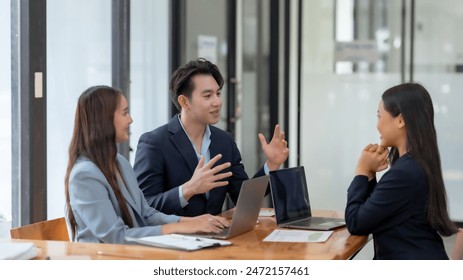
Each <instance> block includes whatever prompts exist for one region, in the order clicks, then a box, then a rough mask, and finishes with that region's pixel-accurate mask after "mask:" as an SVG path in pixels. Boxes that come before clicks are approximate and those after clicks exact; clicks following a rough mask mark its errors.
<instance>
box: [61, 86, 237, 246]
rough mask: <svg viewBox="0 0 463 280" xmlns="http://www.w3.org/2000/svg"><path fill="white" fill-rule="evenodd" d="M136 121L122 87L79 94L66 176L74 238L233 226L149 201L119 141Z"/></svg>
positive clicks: (119, 239)
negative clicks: (170, 212) (163, 210)
mask: <svg viewBox="0 0 463 280" xmlns="http://www.w3.org/2000/svg"><path fill="white" fill-rule="evenodd" d="M131 123H132V118H131V117H130V114H129V112H128V105H127V100H126V99H125V97H124V96H123V94H122V92H121V91H119V90H116V89H114V88H111V87H108V86H95V87H91V88H89V89H87V90H86V91H84V92H83V93H82V95H81V96H80V97H79V101H78V104H77V109H76V115H75V122H74V132H73V136H72V139H71V144H70V146H69V162H68V167H67V171H66V178H65V195H66V212H67V213H66V219H67V222H68V224H69V226H70V229H71V233H72V240H74V241H78V242H96V243H98V242H99V243H127V242H126V240H125V237H126V236H129V237H145V236H152V235H160V234H169V233H195V232H219V231H221V230H222V229H223V228H224V227H227V226H228V222H227V221H226V220H225V219H224V218H221V217H216V216H212V215H209V214H206V215H202V216H198V217H194V218H189V217H179V216H176V215H166V214H164V213H161V212H159V211H157V210H155V209H154V208H151V207H150V206H149V205H148V204H147V202H146V200H145V198H144V196H143V193H142V192H141V190H140V188H139V187H138V183H137V179H136V177H135V174H134V172H133V169H132V166H131V165H130V163H129V162H128V161H127V160H126V159H125V158H124V157H123V156H121V155H119V154H117V146H116V144H117V143H121V142H124V141H127V140H128V139H129V126H130V124H131ZM208 164H211V166H212V165H213V164H214V162H212V163H208Z"/></svg>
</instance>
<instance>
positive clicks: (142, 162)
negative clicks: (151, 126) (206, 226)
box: [134, 59, 289, 216]
mask: <svg viewBox="0 0 463 280" xmlns="http://www.w3.org/2000/svg"><path fill="white" fill-rule="evenodd" d="M223 83H224V81H223V78H222V75H221V74H220V71H219V69H218V68H217V66H216V65H214V64H212V63H211V62H209V61H207V60H204V59H198V60H194V61H190V62H189V63H187V64H186V65H184V66H182V67H180V68H179V69H177V70H176V71H175V72H174V74H173V75H172V78H171V80H170V93H171V99H172V102H173V103H174V104H175V106H176V107H177V109H178V110H179V111H180V114H177V115H175V116H174V117H173V118H172V119H171V120H170V121H169V123H167V124H166V125H163V126H161V127H159V128H157V129H155V130H153V131H150V132H147V133H144V134H143V135H142V136H141V137H140V139H139V141H138V147H137V152H136V155H135V164H134V170H135V174H136V176H137V179H138V183H139V185H140V188H141V189H142V191H143V193H144V195H145V198H146V200H147V201H148V203H149V204H150V205H151V206H152V207H154V208H156V209H158V210H159V211H162V212H164V213H166V214H176V215H181V216H197V215H201V214H205V213H210V214H213V215H216V214H219V213H221V212H222V207H223V203H224V201H225V197H226V195H227V193H228V194H229V196H230V198H231V199H232V201H233V202H234V203H236V200H237V198H238V195H239V191H240V187H241V183H242V182H243V181H244V180H247V179H248V175H247V174H246V172H245V170H244V167H243V164H242V163H241V154H240V151H239V150H238V147H237V146H236V143H235V141H234V139H233V137H232V135H230V134H229V133H228V132H225V131H223V130H221V129H219V128H216V127H214V126H213V125H214V124H216V123H217V122H218V121H219V118H220V109H221V107H222V99H221V94H220V91H221V89H222V86H223ZM259 139H260V142H261V145H262V150H263V152H264V154H265V155H266V157H267V162H266V163H265V164H264V166H263V167H262V168H261V169H260V170H259V171H258V172H257V173H256V174H255V177H257V176H262V175H264V174H268V171H269V170H275V169H278V168H279V167H280V166H281V164H282V163H283V162H284V161H285V160H286V159H287V158H288V153H289V150H288V147H287V142H286V140H285V135H284V132H283V131H280V127H279V125H276V126H275V131H274V135H273V138H272V140H271V142H270V143H268V144H267V141H266V140H265V137H264V136H263V135H262V134H259Z"/></svg>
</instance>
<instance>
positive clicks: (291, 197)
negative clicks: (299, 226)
mask: <svg viewBox="0 0 463 280" xmlns="http://www.w3.org/2000/svg"><path fill="white" fill-rule="evenodd" d="M270 186H271V191H272V199H273V208H274V209H275V216H276V220H277V224H280V223H286V222H291V221H295V220H300V219H303V218H308V217H311V216H312V213H311V211H310V203H309V196H308V193H307V182H306V178H305V172H304V167H303V166H297V167H291V168H285V169H278V170H274V171H270Z"/></svg>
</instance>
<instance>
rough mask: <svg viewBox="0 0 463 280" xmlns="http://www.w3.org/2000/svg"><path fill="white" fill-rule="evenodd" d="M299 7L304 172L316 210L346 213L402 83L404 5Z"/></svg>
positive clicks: (357, 3) (345, 3)
mask: <svg viewBox="0 0 463 280" xmlns="http://www.w3.org/2000/svg"><path fill="white" fill-rule="evenodd" d="M373 2H374V3H375V4H373ZM302 6H303V11H302V19H303V22H302V40H303V41H302V78H301V88H302V90H301V104H300V110H301V120H300V123H301V125H300V126H301V130H300V137H301V138H300V139H301V147H300V151H301V155H300V156H301V165H304V166H305V167H306V175H307V182H308V190H309V193H310V198H311V204H312V206H313V208H314V209H331V210H333V209H336V210H341V211H343V210H344V208H345V204H346V195H347V188H348V187H349V184H350V182H351V180H352V179H353V175H354V169H355V166H356V162H357V159H358V156H359V155H360V152H361V150H362V149H363V148H364V147H365V146H366V145H367V144H369V143H377V142H379V134H378V132H377V130H376V111H377V108H378V104H379V101H380V97H381V94H382V93H383V91H384V90H385V89H387V88H388V87H390V86H392V85H395V84H398V83H400V81H401V74H400V67H399V65H400V61H399V59H400V56H399V55H398V54H400V48H401V47H402V46H401V44H397V43H396V45H394V44H393V41H394V40H391V38H401V28H400V22H401V2H400V1H353V0H351V1H348V0H341V1H324V0H319V1H310V5H306V3H305V2H303V5H302Z"/></svg>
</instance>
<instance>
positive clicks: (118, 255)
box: [96, 251, 143, 259]
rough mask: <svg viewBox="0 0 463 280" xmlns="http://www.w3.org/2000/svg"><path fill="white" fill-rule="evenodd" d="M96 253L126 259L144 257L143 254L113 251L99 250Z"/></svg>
mask: <svg viewBox="0 0 463 280" xmlns="http://www.w3.org/2000/svg"><path fill="white" fill-rule="evenodd" d="M96 254H97V255H100V256H112V257H118V258H126V259H143V256H141V255H130V254H122V253H113V252H103V251H97V252H96Z"/></svg>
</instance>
